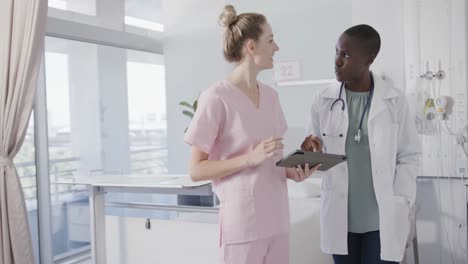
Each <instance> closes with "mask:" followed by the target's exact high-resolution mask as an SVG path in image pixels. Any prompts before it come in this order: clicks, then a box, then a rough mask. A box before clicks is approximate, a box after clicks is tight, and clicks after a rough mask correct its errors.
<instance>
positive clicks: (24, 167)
mask: <svg viewBox="0 0 468 264" xmlns="http://www.w3.org/2000/svg"><path fill="white" fill-rule="evenodd" d="M35 155H36V150H35V146H34V115H33V114H32V115H31V118H30V121H29V125H28V128H27V131H26V137H25V138H24V142H23V145H22V146H21V149H20V151H19V152H18V154H16V156H15V160H14V163H15V165H16V170H17V172H18V176H19V177H20V181H21V185H22V187H23V192H24V199H25V201H26V209H27V212H28V220H29V228H30V229H31V236H32V241H33V247H34V255H35V258H36V263H38V261H39V260H38V257H39V251H38V250H39V230H38V208H37V183H36V179H37V177H36V158H35Z"/></svg>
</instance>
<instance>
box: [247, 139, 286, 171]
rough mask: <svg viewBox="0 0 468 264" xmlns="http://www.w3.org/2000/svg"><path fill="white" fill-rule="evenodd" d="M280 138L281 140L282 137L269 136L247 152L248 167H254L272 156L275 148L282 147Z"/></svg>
mask: <svg viewBox="0 0 468 264" xmlns="http://www.w3.org/2000/svg"><path fill="white" fill-rule="evenodd" d="M281 140H283V138H275V137H270V138H268V139H265V140H264V141H262V142H261V143H260V144H258V145H257V146H256V147H255V148H254V149H252V150H251V151H250V152H249V153H247V156H246V158H247V165H248V166H249V167H255V166H257V165H259V164H260V163H262V162H264V161H265V160H267V159H269V158H271V157H273V156H274V155H275V151H276V150H279V149H282V148H283V147H284V145H283V142H281Z"/></svg>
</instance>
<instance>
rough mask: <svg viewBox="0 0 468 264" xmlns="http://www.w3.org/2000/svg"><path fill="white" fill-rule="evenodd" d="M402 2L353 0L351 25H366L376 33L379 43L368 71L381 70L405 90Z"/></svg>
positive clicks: (378, 71)
mask: <svg viewBox="0 0 468 264" xmlns="http://www.w3.org/2000/svg"><path fill="white" fill-rule="evenodd" d="M403 3H404V0H395V1H375V0H353V1H352V9H351V13H352V23H353V25H357V24H369V25H371V26H372V27H374V28H375V29H376V30H377V31H378V32H379V34H380V38H381V41H382V45H381V49H380V53H379V55H378V56H377V59H376V60H375V62H374V64H373V65H372V66H371V70H373V71H375V72H377V73H379V74H382V73H384V74H385V75H386V76H387V77H388V79H390V80H392V81H393V82H394V84H395V86H396V87H398V88H399V89H402V90H404V89H405V71H404V67H403V65H404V63H405V58H404V49H405V47H404V38H403V23H404V20H403Z"/></svg>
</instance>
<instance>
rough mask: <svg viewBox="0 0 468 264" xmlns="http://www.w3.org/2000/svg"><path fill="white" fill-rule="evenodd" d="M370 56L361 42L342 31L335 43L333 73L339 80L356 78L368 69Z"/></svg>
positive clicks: (347, 80)
mask: <svg viewBox="0 0 468 264" xmlns="http://www.w3.org/2000/svg"><path fill="white" fill-rule="evenodd" d="M372 61H373V59H372V56H371V55H370V54H369V53H368V52H367V51H365V48H364V47H363V45H362V43H361V42H360V41H359V40H357V39H355V38H353V37H350V36H348V35H347V34H345V33H343V34H342V35H341V36H340V38H339V39H338V42H337V43H336V50H335V75H336V79H337V80H338V81H339V82H349V81H353V80H356V79H358V78H360V76H362V74H363V73H364V72H366V71H368V70H369V66H370V64H371V63H372Z"/></svg>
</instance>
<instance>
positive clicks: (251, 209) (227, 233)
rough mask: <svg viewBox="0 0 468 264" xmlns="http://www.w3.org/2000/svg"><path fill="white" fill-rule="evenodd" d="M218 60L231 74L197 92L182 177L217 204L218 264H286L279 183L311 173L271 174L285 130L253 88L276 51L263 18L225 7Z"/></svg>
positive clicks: (273, 102)
mask: <svg viewBox="0 0 468 264" xmlns="http://www.w3.org/2000/svg"><path fill="white" fill-rule="evenodd" d="M219 22H220V24H222V25H223V26H225V27H226V32H225V36H224V56H225V58H226V60H228V61H229V62H233V63H236V68H235V69H234V70H233V72H232V73H231V74H230V75H229V76H228V77H227V79H226V80H222V81H219V82H217V83H215V84H213V85H212V86H211V87H209V88H208V89H206V90H204V91H203V92H202V94H201V95H200V98H199V103H198V109H197V111H196V113H195V116H194V118H193V120H192V122H191V124H190V127H189V129H188V130H187V132H186V134H185V138H184V139H185V141H186V142H187V143H188V144H190V145H191V158H190V175H191V177H192V179H193V180H194V181H201V180H212V181H213V187H214V190H215V193H216V195H217V196H218V198H219V200H220V232H221V234H220V246H221V251H222V256H223V263H228V264H276V263H277V264H287V263H289V207H288V191H287V185H286V180H287V178H290V179H293V180H295V181H297V182H299V181H303V180H305V179H306V178H307V177H309V176H310V175H311V174H312V173H313V172H314V171H315V170H316V169H317V168H318V166H317V167H314V168H309V166H308V165H306V166H305V167H304V168H301V167H300V166H299V167H297V168H288V169H284V168H279V167H276V166H275V163H276V161H278V160H279V159H280V158H281V157H282V154H283V153H282V148H283V144H282V142H281V140H282V136H283V134H284V133H285V132H286V129H287V125H286V121H285V118H284V115H283V111H282V109H281V106H280V103H279V99H278V94H277V93H276V91H275V90H273V89H272V88H270V87H268V86H267V85H265V84H263V83H261V82H259V81H257V74H258V73H259V72H260V71H262V70H265V69H271V68H272V67H273V55H274V54H275V52H276V51H278V49H279V48H278V45H277V44H276V43H275V41H274V39H273V33H272V30H271V27H270V25H269V24H268V22H267V20H266V18H265V16H263V15H261V14H256V13H244V14H239V15H236V11H235V9H234V7H233V6H230V5H228V6H226V7H225V8H224V11H223V13H222V14H221V16H220V19H219Z"/></svg>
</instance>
